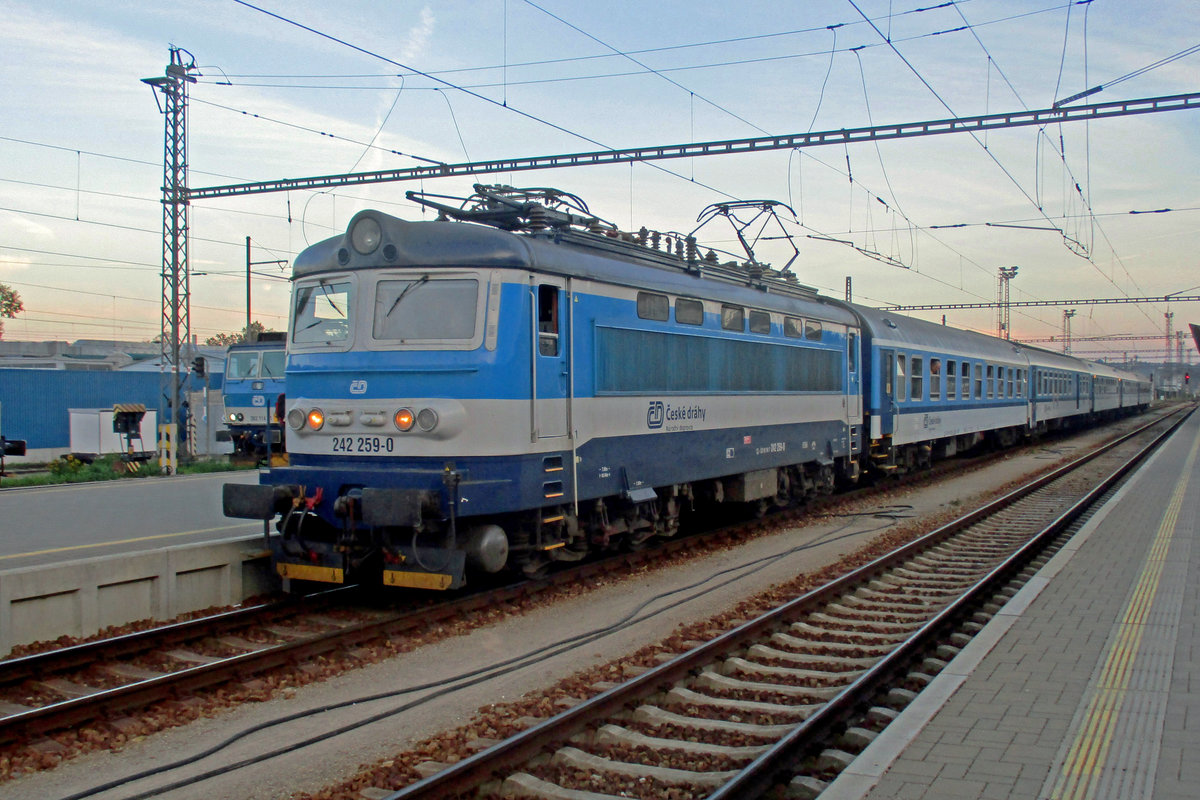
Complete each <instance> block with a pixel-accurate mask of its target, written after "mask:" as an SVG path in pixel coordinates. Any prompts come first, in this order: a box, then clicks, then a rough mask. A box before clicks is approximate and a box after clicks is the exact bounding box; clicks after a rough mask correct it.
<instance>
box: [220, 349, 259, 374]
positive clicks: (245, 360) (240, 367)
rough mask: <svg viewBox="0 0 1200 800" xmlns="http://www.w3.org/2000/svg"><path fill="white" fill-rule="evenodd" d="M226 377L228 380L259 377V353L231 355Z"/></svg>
mask: <svg viewBox="0 0 1200 800" xmlns="http://www.w3.org/2000/svg"><path fill="white" fill-rule="evenodd" d="M225 377H226V378H227V379H228V380H233V381H236V380H240V379H242V378H257V377H258V353H255V352H253V351H251V352H248V353H246V352H243V353H230V354H229V363H228V364H226V365H225Z"/></svg>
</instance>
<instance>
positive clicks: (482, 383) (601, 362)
mask: <svg viewBox="0 0 1200 800" xmlns="http://www.w3.org/2000/svg"><path fill="white" fill-rule="evenodd" d="M364 220H365V221H366V222H365V223H364ZM364 226H366V227H368V229H369V230H368V233H369V235H367V236H365V239H366V240H367V241H368V242H369V245H368V247H369V249H367V251H366V252H363V249H360V247H359V243H360V240H362V239H363V238H364V235H363V227H364ZM592 239H593V240H592V241H587V240H586V237H581V236H579V235H576V236H575V237H574V238H572V237H564V236H562V234H561V233H556V234H553V235H547V234H542V235H535V236H517V235H514V234H511V233H508V232H505V231H499V230H494V229H491V228H482V227H479V226H475V225H468V224H463V223H451V222H419V223H408V222H404V221H401V220H396V219H393V218H390V217H387V216H385V215H382V214H377V213H374V212H363V213H361V214H359V215H356V217H355V218H354V220H352V221H351V225H350V227H349V229H348V232H347V234H346V235H345V236H343V237H334V238H333V239H331V240H327V241H326V242H321V243H318V244H317V245H315V246H313V247H312V248H309V250H307V251H305V253H303V254H302V255H301V257H299V258H298V259H297V260H296V264H295V275H294V281H295V287H294V293H293V313H292V322H291V331H292V333H291V336H292V339H291V347H290V352H291V358H290V359H289V373H288V380H289V396H288V409H287V416H288V425H289V429H290V430H289V436H290V437H291V441H292V444H291V447H290V449H291V451H292V454H293V455H292V463H291V465H290V466H289V467H287V468H285V469H274V470H272V471H271V472H270V473H269V474H267V475H264V476H263V477H262V478H261V480H262V485H261V486H259V487H243V488H238V487H237V486H236V485H229V486H227V487H226V490H225V492H226V513H228V514H231V515H235V516H252V517H258V518H271V517H273V516H274V514H275V513H276V512H278V513H280V514H281V516H282V520H281V530H282V533H283V534H284V535H283V536H282V537H273V538H272V548H273V550H274V555H275V561H276V565H277V569H278V571H279V572H280V574H281V575H283V576H284V577H289V578H300V579H310V580H325V581H333V582H340V581H343V580H347V579H350V578H351V577H355V578H357V579H367V580H378V579H380V578H382V581H383V582H384V583H389V584H392V585H406V586H416V587H422V588H450V587H453V586H458V585H461V583H462V582H463V580H464V575H465V564H466V563H467V562H468V560H469V561H470V562H471V563H472V564H474V565H475V566H477V567H480V568H482V569H483V571H496V570H498V569H500V568H502V567H503V566H504V564H505V562H506V561H508V560H509V556H510V555H512V556H515V559H514V560H515V562H516V563H518V564H523V565H525V566H527V567H536V566H538V564H539V563H540V562H542V561H545V560H550V559H562V558H577V557H580V556H581V555H582V553H583V551H584V550H586V549H587V548H588V547H589V546H595V545H607V544H609V540H610V538H611V539H613V540H614V541H621V540H627V541H630V542H631V543H636V541H639V540H640V539H643V538H646V537H648V536H650V535H655V534H667V535H669V534H670V533H673V532H674V529H675V527H676V526H677V524H678V516H679V514H680V512H681V508H682V507H683V506H684V505H687V504H690V503H691V502H692V501H693V500H694V499H695V494H696V493H697V492H700V493H704V494H705V495H706V497H707V499H710V500H715V501H721V500H736V501H746V502H749V501H761V502H766V501H768V500H773V499H776V498H778V497H780V496H782V495H786V494H789V493H794V494H797V495H798V494H802V493H804V492H810V491H815V490H823V489H827V488H828V489H831V488H832V485H833V481H834V479H835V477H837V475H838V474H839V473H840V474H842V475H845V476H851V477H852V476H854V475H856V474H857V462H856V461H855V457H856V454H857V453H858V452H860V450H861V403H860V402H858V394H859V387H860V372H861V367H860V364H861V359H860V356H859V353H858V348H859V342H860V335H859V332H858V329H857V322H856V319H855V317H854V316H853V314H851V313H849V312H848V311H847V310H846V309H844V308H842V307H840V306H838V305H836V304H829V303H827V302H824V301H823V300H821V299H819V298H818V297H817V296H816V294H815V292H813V291H812V290H808V289H805V288H803V287H793V286H788V285H787V284H785V283H784V282H783V281H778V280H776V281H774V285H772V286H771V287H770V290H767V284H766V283H761V284H760V287H750V286H747V285H744V284H745V283H746V281H745V277H744V274H743V275H741V276H739V277H738V278H736V279H735V278H731V277H728V276H727V277H725V278H717V279H714V278H713V277H710V276H709V275H701V274H695V273H693V272H689V271H686V270H684V269H682V268H681V264H680V261H679V259H672V258H670V257H668V256H665V255H663V254H661V253H657V252H655V251H652V250H648V249H647V248H644V247H640V246H636V245H630V244H625V243H611V242H606V241H605V240H604V237H592ZM364 249H365V248H364ZM706 271H708V272H719V271H720V270H718V269H714V270H706ZM739 282H740V283H741V284H743V285H739ZM793 465H807V466H801V467H799V468H796V467H794V466H793ZM789 470H790V471H789ZM510 551H511V552H510Z"/></svg>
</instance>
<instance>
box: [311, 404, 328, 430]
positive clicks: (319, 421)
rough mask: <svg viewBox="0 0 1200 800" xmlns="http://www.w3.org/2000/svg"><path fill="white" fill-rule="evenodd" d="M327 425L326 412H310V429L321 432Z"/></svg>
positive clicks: (316, 410)
mask: <svg viewBox="0 0 1200 800" xmlns="http://www.w3.org/2000/svg"><path fill="white" fill-rule="evenodd" d="M324 425H325V412H324V411H322V410H321V409H319V408H314V409H313V410H312V411H310V412H308V427H310V428H312V429H313V430H314V431H319V430H321V428H322V427H323V426H324Z"/></svg>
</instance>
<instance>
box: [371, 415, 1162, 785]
mask: <svg viewBox="0 0 1200 800" xmlns="http://www.w3.org/2000/svg"><path fill="white" fill-rule="evenodd" d="M1182 416H1183V415H1177V418H1175V419H1171V420H1170V421H1168V420H1158V421H1155V422H1153V423H1150V424H1149V425H1146V426H1143V427H1141V428H1139V429H1138V430H1136V431H1134V432H1133V433H1130V434H1128V435H1127V436H1125V437H1122V438H1121V439H1119V440H1117V441H1115V442H1113V443H1111V444H1109V445H1107V446H1106V447H1104V448H1102V449H1100V450H1098V451H1096V452H1094V453H1092V454H1089V455H1087V456H1085V457H1083V458H1080V459H1078V460H1076V461H1074V462H1072V463H1070V464H1068V465H1066V466H1064V467H1062V468H1060V469H1058V470H1055V471H1054V472H1052V473H1050V474H1049V475H1047V476H1044V477H1042V478H1040V479H1037V480H1035V481H1032V482H1030V483H1029V484H1027V485H1025V486H1023V487H1021V488H1019V489H1016V490H1014V491H1013V492H1011V493H1009V494H1008V495H1006V496H1005V497H1002V498H1000V499H999V500H996V501H994V502H992V503H990V504H989V505H987V506H985V507H984V508H981V509H979V510H977V511H975V512H973V513H971V514H968V515H966V516H964V517H962V518H960V519H959V520H956V521H955V522H952V523H950V524H948V525H946V526H943V527H942V528H940V529H938V530H936V531H934V532H932V533H930V534H928V535H926V536H924V537H922V538H921V539H919V540H917V541H915V542H913V543H911V544H909V545H906V546H904V547H902V548H900V549H898V550H896V551H895V552H893V553H892V554H889V555H888V556H885V557H883V558H880V559H878V560H876V561H875V562H873V563H871V564H868V565H866V566H864V567H862V568H861V569H859V570H856V571H854V572H852V573H850V574H847V575H845V576H844V577H842V578H840V579H838V580H836V581H834V582H832V583H830V584H828V585H826V586H824V587H821V588H820V589H817V590H814V591H812V592H810V593H808V594H806V595H804V596H802V597H800V598H797V599H795V600H793V601H791V602H788V603H787V604H785V605H783V606H782V607H780V608H777V609H775V610H774V611H771V612H770V613H768V614H765V615H763V616H761V617H759V618H758V619H754V620H750V621H747V622H745V623H744V624H741V625H740V626H738V627H737V628H735V629H734V630H731V631H728V632H726V633H724V634H723V635H720V636H718V637H717V638H715V639H713V640H712V641H710V642H707V643H705V644H702V645H700V646H698V647H695V648H694V649H692V650H690V651H688V652H685V653H682V654H679V655H677V656H675V657H674V658H671V659H670V660H668V661H666V662H665V663H662V664H660V665H659V666H657V667H654V668H652V669H650V670H648V671H646V672H644V673H643V674H641V675H639V676H637V677H635V678H633V679H631V680H629V681H628V682H626V683H622V684H620V685H617V686H612V687H607V688H604V690H603V691H600V692H599V693H598V694H596V695H595V696H593V697H591V698H590V699H587V700H584V701H582V702H580V703H578V704H577V705H575V706H573V707H572V708H570V709H569V710H567V711H564V712H563V713H561V714H558V715H557V716H555V717H552V718H550V719H545V720H542V721H539V722H534V723H533V724H531V725H530V727H528V728H526V729H525V730H523V731H522V732H520V733H518V734H516V735H514V736H512V737H510V738H508V739H506V740H504V741H502V742H500V743H498V744H495V745H494V746H492V747H489V748H487V749H486V750H483V751H482V752H479V753H476V754H475V755H472V756H469V757H467V758H464V759H463V760H461V761H459V762H458V763H456V764H453V765H451V766H449V767H447V768H445V769H442V770H440V771H438V772H436V773H435V774H432V775H430V776H429V777H426V778H424V779H423V780H420V781H418V782H416V783H414V784H411V785H410V786H408V787H406V788H403V789H400V790H399V791H397V792H395V793H394V794H391V795H388V798H389V800H413V799H415V798H422V800H424V799H425V798H441V797H460V796H479V797H488V798H490V797H521V798H547V799H548V800H565V798H571V799H572V800H605V799H606V798H615V797H637V798H647V799H649V798H672V800H691V798H702V797H704V798H712V799H713V800H732V799H733V798H738V799H739V800H745V799H746V798H755V797H760V796H764V795H765V794H767V793H768V792H769V791H776V792H778V791H781V790H780V789H779V787H781V786H783V787H785V788H783V789H782V791H783V793H784V794H783V796H788V797H792V798H803V797H815V796H816V795H817V794H819V792H820V791H821V790H822V788H823V787H824V785H825V782H826V781H827V780H828V779H829V778H830V777H832V776H833V775H835V774H836V773H837V772H838V771H839V770H840V769H841V768H844V767H845V766H846V765H847V764H848V763H849V761H850V760H852V758H853V755H854V753H855V752H857V751H858V750H861V749H862V748H863V747H865V746H866V745H867V744H868V743H869V742H870V740H871V739H872V738H874V736H875V735H877V733H878V731H879V730H881V729H882V728H883V727H885V726H886V724H887V723H888V722H889V721H890V720H891V719H893V718H894V717H895V716H896V715H897V714H898V711H899V709H900V708H902V707H903V706H904V705H905V704H906V703H907V702H909V701H910V700H911V699H912V698H913V697H914V696H915V693H916V692H918V691H919V690H920V689H921V688H922V687H923V686H924V685H925V684H926V683H928V681H929V680H930V679H931V677H932V675H934V674H936V672H937V671H938V670H940V669H941V667H943V666H944V665H945V663H946V661H948V660H949V659H950V658H952V657H953V655H954V654H955V653H956V652H957V650H958V649H960V648H961V647H962V646H964V645H965V644H966V643H967V642H968V641H969V639H970V636H971V635H972V634H973V633H974V632H976V631H977V630H979V629H980V628H981V627H982V625H981V620H983V619H985V618H986V616H987V615H988V614H990V613H992V612H994V611H995V610H997V609H998V606H999V605H1000V604H1002V602H1003V601H1004V599H1005V598H1006V597H1008V596H1011V594H1013V593H1015V591H1016V589H1015V588H1014V587H1013V586H1012V585H1010V584H1011V582H1012V581H1014V580H1022V579H1026V578H1028V577H1029V576H1031V575H1032V574H1033V572H1035V571H1036V568H1037V566H1038V565H1039V563H1040V561H1039V559H1041V560H1042V561H1044V560H1045V558H1047V557H1048V556H1047V555H1045V554H1044V552H1045V551H1046V549H1047V548H1053V547H1055V546H1056V542H1059V541H1060V540H1061V538H1062V537H1063V536H1064V532H1065V531H1067V530H1068V528H1069V526H1070V525H1071V524H1072V523H1073V522H1075V521H1076V520H1078V519H1079V518H1080V517H1081V516H1082V515H1084V514H1085V513H1086V512H1087V510H1088V508H1089V507H1091V506H1092V505H1093V504H1094V503H1095V501H1096V500H1097V498H1099V497H1101V496H1102V495H1103V493H1104V492H1106V491H1109V490H1110V489H1111V487H1112V486H1114V485H1115V484H1116V483H1117V482H1119V481H1120V479H1121V478H1122V477H1123V476H1124V475H1125V474H1127V473H1128V471H1129V470H1131V469H1132V467H1133V466H1134V465H1136V464H1137V463H1139V462H1140V460H1141V459H1142V458H1143V457H1144V456H1145V455H1146V454H1147V453H1148V452H1150V451H1151V450H1152V449H1153V448H1154V447H1155V446H1156V445H1157V444H1158V443H1159V442H1160V441H1162V440H1163V439H1164V438H1165V437H1166V436H1167V435H1169V433H1170V432H1171V431H1172V430H1174V427H1175V426H1177V425H1178V424H1179V422H1181V421H1182Z"/></svg>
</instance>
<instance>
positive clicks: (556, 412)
mask: <svg viewBox="0 0 1200 800" xmlns="http://www.w3.org/2000/svg"><path fill="white" fill-rule="evenodd" d="M569 296H570V295H569V292H568V291H567V286H566V285H565V284H564V282H563V281H559V280H554V279H545V278H541V277H540V276H539V277H537V278H535V279H533V280H532V283H531V285H530V297H531V299H532V303H533V315H532V316H533V353H532V368H531V371H532V376H531V378H532V384H533V392H532V402H531V404H530V409H529V415H530V441H533V442H536V441H537V440H539V439H548V438H553V437H555V436H564V437H565V436H566V435H567V423H568V419H569V416H570V414H569V408H570V402H571V393H570V377H571V376H570V355H569V354H570V349H571V342H570V330H571V326H570V307H569V304H568V302H567V300H568V298H569Z"/></svg>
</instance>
